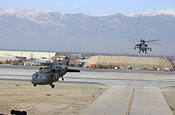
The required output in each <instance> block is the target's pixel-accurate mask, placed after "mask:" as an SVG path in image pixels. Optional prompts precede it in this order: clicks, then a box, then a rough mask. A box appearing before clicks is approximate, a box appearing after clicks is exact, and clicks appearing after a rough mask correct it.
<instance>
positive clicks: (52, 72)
mask: <svg viewBox="0 0 175 115" xmlns="http://www.w3.org/2000/svg"><path fill="white" fill-rule="evenodd" d="M67 60H68V59H66V60H65V61H62V62H47V63H42V65H43V67H41V68H40V69H39V72H35V73H34V74H33V75H32V80H31V82H32V84H33V86H36V85H47V84H49V85H50V86H51V87H52V88H54V87H55V85H54V84H53V82H56V81H58V80H59V78H62V81H63V80H64V78H63V76H64V75H65V74H66V73H67V72H80V70H76V69H69V68H68V66H67V65H68V63H69V60H68V61H67ZM64 64H65V65H64Z"/></svg>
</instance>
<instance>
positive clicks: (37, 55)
mask: <svg viewBox="0 0 175 115" xmlns="http://www.w3.org/2000/svg"><path fill="white" fill-rule="evenodd" d="M55 54H56V52H44V51H20V50H0V57H3V58H12V57H18V56H21V57H26V58H27V59H30V58H34V59H41V58H43V57H44V58H47V59H49V58H51V57H53V56H55Z"/></svg>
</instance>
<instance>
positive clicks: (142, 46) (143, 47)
mask: <svg viewBox="0 0 175 115" xmlns="http://www.w3.org/2000/svg"><path fill="white" fill-rule="evenodd" d="M156 41H160V39H155V40H144V39H142V38H141V40H140V41H139V43H138V44H135V47H134V50H136V49H139V53H140V52H143V53H145V54H147V51H152V48H151V47H149V46H148V44H158V43H153V42H156Z"/></svg>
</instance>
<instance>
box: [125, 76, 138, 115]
mask: <svg viewBox="0 0 175 115" xmlns="http://www.w3.org/2000/svg"><path fill="white" fill-rule="evenodd" d="M137 80H138V75H137V77H136V79H135V80H134V84H133V86H134V88H133V90H132V94H131V98H130V101H129V106H128V110H127V114H126V115H129V113H130V110H131V105H132V101H133V98H134V93H135V88H136V81H137Z"/></svg>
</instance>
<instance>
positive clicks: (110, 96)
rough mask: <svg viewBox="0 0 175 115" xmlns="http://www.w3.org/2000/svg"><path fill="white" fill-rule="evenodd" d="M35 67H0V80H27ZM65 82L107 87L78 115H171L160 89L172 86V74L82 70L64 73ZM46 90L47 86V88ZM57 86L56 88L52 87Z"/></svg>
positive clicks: (173, 76) (173, 79) (173, 80)
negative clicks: (98, 84)
mask: <svg viewBox="0 0 175 115" xmlns="http://www.w3.org/2000/svg"><path fill="white" fill-rule="evenodd" d="M35 71H38V70H37V68H30V67H29V68H23V67H20V66H16V67H15V66H4V65H3V66H0V79H7V80H27V81H28V80H31V75H32V74H33V73H34V72H35ZM65 82H82V83H103V84H108V85H110V86H111V87H110V88H109V89H108V90H107V91H106V92H105V93H104V94H102V95H101V96H100V97H99V98H98V99H97V100H96V101H94V102H93V103H92V104H91V105H89V106H88V107H87V109H86V110H85V111H84V112H82V113H80V114H82V115H93V114H96V115H114V114H115V115H116V114H117V115H173V113H172V111H171V110H170V108H169V106H168V104H167V103H166V101H165V99H164V97H163V95H162V93H161V92H160V87H161V86H174V85H175V74H174V72H171V73H169V72H149V71H148V72H147V71H134V72H133V71H126V70H124V71H114V70H112V71H108V70H105V72H103V71H102V70H96V71H94V70H93V72H92V71H90V70H87V69H86V70H82V71H81V72H80V73H68V74H66V75H65ZM48 87H49V86H48ZM56 87H57V86H56Z"/></svg>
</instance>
